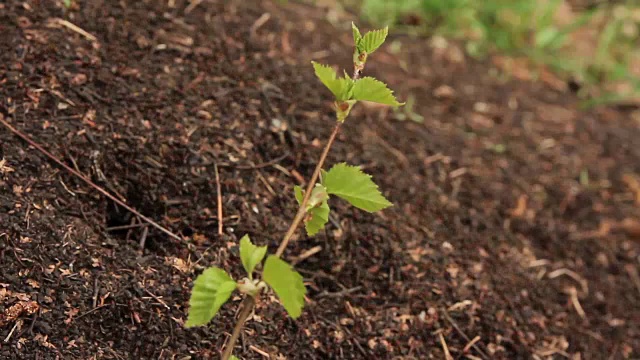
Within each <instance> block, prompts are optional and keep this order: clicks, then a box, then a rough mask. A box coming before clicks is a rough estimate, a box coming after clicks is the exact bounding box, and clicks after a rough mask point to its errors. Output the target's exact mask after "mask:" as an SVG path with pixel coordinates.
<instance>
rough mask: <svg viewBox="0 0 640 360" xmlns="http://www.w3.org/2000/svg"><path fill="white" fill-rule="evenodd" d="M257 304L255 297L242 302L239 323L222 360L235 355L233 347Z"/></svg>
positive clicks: (246, 298) (248, 297)
mask: <svg viewBox="0 0 640 360" xmlns="http://www.w3.org/2000/svg"><path fill="white" fill-rule="evenodd" d="M255 304H256V301H255V299H254V298H253V296H247V297H245V298H244V300H243V301H242V305H241V306H242V310H241V311H240V315H239V316H238V322H236V326H235V327H234V328H233V333H232V334H231V337H230V338H229V341H228V342H227V347H226V348H225V349H224V352H223V353H222V360H229V358H230V357H231V354H232V353H233V347H234V345H235V344H236V341H238V337H239V336H240V331H241V330H242V327H243V326H244V322H245V321H247V318H249V315H251V310H253V306H254V305H255Z"/></svg>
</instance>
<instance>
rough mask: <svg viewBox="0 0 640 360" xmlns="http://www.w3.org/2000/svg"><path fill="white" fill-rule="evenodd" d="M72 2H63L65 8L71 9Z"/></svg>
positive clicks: (65, 0) (69, 0) (67, 0)
mask: <svg viewBox="0 0 640 360" xmlns="http://www.w3.org/2000/svg"><path fill="white" fill-rule="evenodd" d="M71 1H72V0H63V1H62V2H63V3H64V7H66V8H67V9H69V8H70V7H71V4H72V3H71Z"/></svg>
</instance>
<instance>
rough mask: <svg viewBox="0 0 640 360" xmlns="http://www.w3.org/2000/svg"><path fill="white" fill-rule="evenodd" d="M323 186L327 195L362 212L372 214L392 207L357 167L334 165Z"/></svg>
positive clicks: (367, 176)
mask: <svg viewBox="0 0 640 360" xmlns="http://www.w3.org/2000/svg"><path fill="white" fill-rule="evenodd" d="M324 186H325V187H326V188H327V192H328V193H329V194H332V195H336V196H338V197H340V198H342V199H344V200H346V201H348V202H349V203H350V204H351V205H353V206H355V207H357V208H358V209H362V210H364V211H368V212H374V211H378V210H382V209H384V208H386V207H389V206H391V205H393V204H392V203H390V202H389V201H388V200H387V199H385V198H384V196H383V195H382V193H381V192H380V190H378V185H376V184H375V183H374V182H373V181H372V180H371V175H367V174H365V173H363V172H362V170H360V168H359V167H358V166H350V165H347V164H345V163H340V164H336V165H334V166H333V167H332V168H331V169H330V170H329V171H328V172H327V174H326V176H325V178H324Z"/></svg>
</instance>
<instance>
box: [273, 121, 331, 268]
mask: <svg viewBox="0 0 640 360" xmlns="http://www.w3.org/2000/svg"><path fill="white" fill-rule="evenodd" d="M341 126H342V123H341V122H337V123H336V126H335V127H334V128H333V132H332V133H331V136H330V137H329V141H327V144H326V145H325V147H324V151H323V152H322V155H321V156H320V160H319V161H318V165H316V169H315V171H314V172H313V175H312V176H311V180H310V181H309V184H308V185H307V190H306V191H305V193H304V198H303V199H302V202H300V208H299V209H298V213H297V214H296V217H294V218H293V222H292V223H291V226H289V230H287V233H286V234H285V235H284V238H282V242H280V246H279V247H278V251H276V256H277V257H280V256H282V253H283V252H284V249H285V248H286V247H287V245H288V244H289V241H290V240H291V237H292V236H293V234H294V233H295V232H296V229H297V228H298V225H299V224H300V222H301V221H302V219H303V218H304V216H305V214H306V213H307V203H308V202H309V198H310V197H311V192H312V191H313V187H314V186H315V185H316V181H318V177H319V176H320V170H322V165H323V164H324V161H325V160H326V159H327V155H328V154H329V150H330V149H331V145H332V144H333V142H334V140H335V139H336V135H338V131H340V127H341Z"/></svg>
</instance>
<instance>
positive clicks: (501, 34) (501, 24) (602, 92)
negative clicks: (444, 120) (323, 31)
mask: <svg viewBox="0 0 640 360" xmlns="http://www.w3.org/2000/svg"><path fill="white" fill-rule="evenodd" d="M340 3H341V5H344V6H346V7H350V8H353V9H356V11H358V12H359V13H360V14H361V16H362V17H363V18H364V19H365V20H367V21H369V22H371V23H372V24H374V25H378V26H379V25H392V26H394V27H395V28H396V29H395V31H398V30H401V29H404V30H407V31H412V32H418V33H420V34H426V35H432V34H439V35H443V36H446V37H450V38H455V39H459V40H462V41H463V42H464V44H465V49H466V51H467V53H468V54H469V55H471V56H474V57H479V58H482V57H484V56H487V55H489V54H495V53H499V54H507V55H511V56H518V57H526V58H527V59H528V60H529V62H530V63H531V65H532V69H533V70H535V68H536V67H540V66H545V67H547V68H550V69H551V70H553V71H555V72H556V73H557V74H560V75H561V76H562V77H563V78H565V79H566V80H572V81H574V82H576V83H578V84H580V85H581V86H582V88H581V95H583V96H584V98H585V100H586V101H587V102H588V103H589V104H600V103H625V102H634V103H636V104H640V30H639V29H640V3H639V2H638V1H626V2H625V1H618V2H617V3H616V4H612V3H613V2H599V4H598V5H595V6H584V5H583V6H579V5H576V4H575V3H574V4H571V3H569V2H568V1H567V0H536V1H532V0H484V1H477V0H341V1H340Z"/></svg>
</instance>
